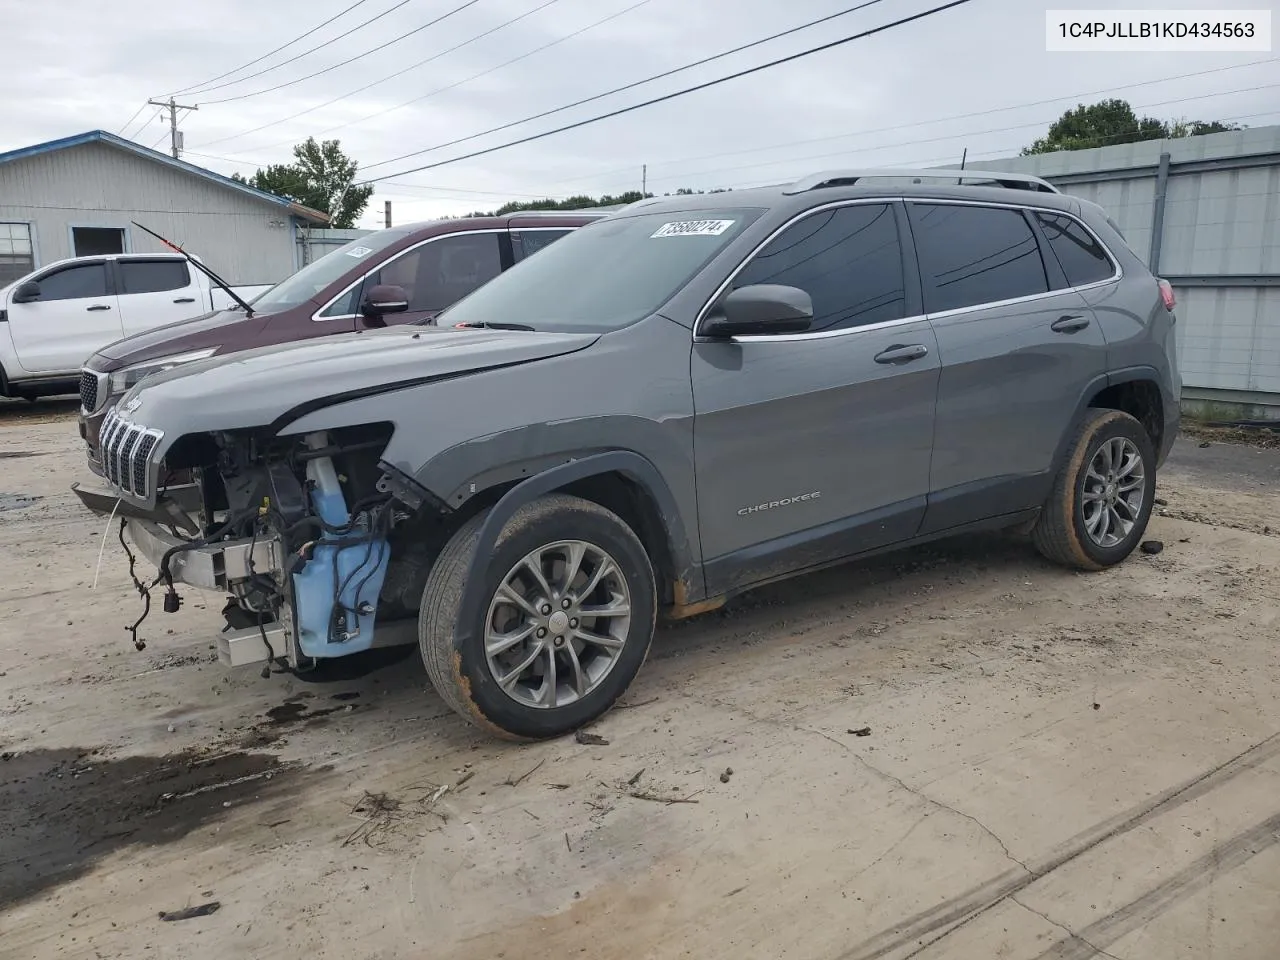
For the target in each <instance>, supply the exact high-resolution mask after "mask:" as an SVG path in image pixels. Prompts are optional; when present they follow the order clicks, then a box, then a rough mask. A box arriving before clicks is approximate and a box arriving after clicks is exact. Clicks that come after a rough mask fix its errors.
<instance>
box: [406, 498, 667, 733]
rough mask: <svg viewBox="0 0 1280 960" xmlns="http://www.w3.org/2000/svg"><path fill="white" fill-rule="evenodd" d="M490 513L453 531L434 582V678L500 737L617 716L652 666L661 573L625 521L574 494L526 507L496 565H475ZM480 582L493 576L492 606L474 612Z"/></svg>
mask: <svg viewBox="0 0 1280 960" xmlns="http://www.w3.org/2000/svg"><path fill="white" fill-rule="evenodd" d="M486 515H487V514H483V513H482V514H480V515H478V516H476V517H473V518H472V519H471V520H469V521H468V522H467V523H466V524H464V525H463V526H462V527H461V528H460V529H459V530H458V532H457V533H455V534H454V535H453V537H452V538H451V539H450V540H449V543H448V544H447V545H446V546H445V548H444V550H443V551H442V552H441V554H440V556H439V558H438V559H437V560H436V562H435V564H434V565H433V566H432V569H431V574H430V576H429V577H428V578H427V584H426V587H425V589H424V591H423V600H422V608H421V612H420V614H419V620H418V636H419V644H420V646H421V648H422V657H423V662H424V663H425V664H426V668H427V674H428V676H430V678H431V682H432V684H433V685H434V686H435V688H436V690H437V691H439V693H440V695H441V696H442V697H443V698H444V700H445V702H447V703H448V704H449V706H451V707H453V709H455V710H457V711H458V712H459V713H460V714H462V716H463V717H465V718H466V719H468V720H470V721H471V722H472V723H475V724H477V725H479V726H481V727H484V728H485V729H488V730H490V731H491V732H493V733H496V734H498V735H499V736H504V737H507V738H510V739H538V738H544V737H553V736H558V735H560V734H563V733H567V732H569V731H571V730H574V729H576V728H578V727H580V726H582V725H583V724H585V723H588V722H589V721H591V720H594V719H595V718H596V717H598V716H600V715H601V714H602V713H604V712H605V711H606V710H608V709H609V707H611V706H612V705H613V703H614V702H615V701H616V700H617V699H618V697H620V696H621V695H622V693H623V692H624V691H625V690H626V689H627V686H628V685H629V684H630V683H631V680H632V679H633V678H634V677H635V675H636V673H637V672H638V671H639V669H640V666H641V664H642V663H643V662H644V659H645V656H646V655H647V654H648V651H649V644H650V642H651V641H652V639H653V632H654V623H655V615H656V610H657V604H656V600H655V594H656V590H655V585H654V574H653V567H652V565H651V563H650V561H649V557H648V555H647V554H646V552H645V549H644V546H643V545H642V544H641V542H640V540H639V538H638V537H637V536H636V535H635V533H634V532H633V531H632V530H631V528H630V527H628V526H627V524H626V523H624V522H623V521H622V520H621V519H620V518H619V517H618V516H617V515H615V514H614V513H612V512H610V511H609V510H606V509H605V508H604V507H601V506H599V505H598V504H595V503H592V502H591V501H589V500H583V499H580V498H578V497H571V496H566V495H564V494H551V495H549V496H546V497H542V498H541V499H538V500H535V501H534V502H532V503H529V504H526V505H525V506H523V507H521V508H520V509H519V510H517V511H516V513H515V515H514V516H512V517H511V519H510V520H509V521H508V522H507V524H506V525H505V526H504V527H503V529H502V532H501V533H500V534H499V535H498V541H497V543H496V544H495V546H494V548H493V552H492V555H491V559H490V560H489V561H488V563H479V564H476V563H474V561H475V559H476V550H477V548H478V545H479V544H478V541H479V534H480V528H481V526H482V525H483V523H484V519H485V516H486ZM485 570H487V571H488V572H487V573H482V572H480V571H485ZM471 575H481V576H485V577H486V582H485V583H484V591H483V593H484V597H485V601H484V604H483V606H482V607H481V609H480V610H479V611H471V612H470V613H467V612H465V611H463V610H462V595H463V584H464V582H465V580H466V578H467V577H468V576H471ZM464 616H469V617H473V618H474V620H475V622H472V623H464V622H463V621H462V618H463V617H464Z"/></svg>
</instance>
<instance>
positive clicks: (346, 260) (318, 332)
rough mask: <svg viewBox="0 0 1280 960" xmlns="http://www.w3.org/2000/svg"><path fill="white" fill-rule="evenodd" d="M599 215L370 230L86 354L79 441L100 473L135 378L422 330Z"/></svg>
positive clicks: (516, 216) (524, 215)
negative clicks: (229, 300) (273, 279)
mask: <svg viewBox="0 0 1280 960" xmlns="http://www.w3.org/2000/svg"><path fill="white" fill-rule="evenodd" d="M604 216H608V214H607V213H606V212H577V213H550V212H549V213H545V214H539V213H520V214H513V215H511V216H505V217H471V218H468V219H462V220H435V221H429V222H426V223H414V224H408V225H407V226H403V227H394V228H392V229H389V230H379V231H377V232H375V233H371V234H368V235H367V236H364V237H361V238H360V239H358V240H353V241H352V242H351V243H348V244H347V245H346V246H343V247H339V248H338V249H337V250H334V251H333V252H332V253H329V254H326V255H325V256H323V257H321V258H320V259H319V260H316V261H315V262H314V263H312V264H310V265H308V266H306V267H303V268H302V269H301V270H299V271H298V272H297V273H295V274H293V276H291V277H289V278H288V279H287V280H285V281H283V282H282V283H279V284H277V285H276V286H274V287H272V288H271V289H270V290H268V291H266V292H265V293H263V294H261V295H260V296H258V297H256V298H255V299H254V300H253V301H252V303H250V304H249V306H250V308H251V311H252V312H251V313H249V314H246V313H245V311H244V310H243V309H242V308H235V309H232V310H222V311H219V312H216V313H210V314H206V315H205V316H202V317H196V318H195V319H192V320H183V321H181V322H179V323H172V324H168V325H166V326H163V327H156V328H155V329H152V330H147V331H144V332H142V333H138V334H135V335H134V336H131V337H125V338H124V339H123V340H117V341H116V342H115V343H112V344H109V345H107V346H105V347H103V348H102V349H101V350H99V351H98V352H97V353H95V354H94V355H93V356H92V357H90V358H89V359H88V361H87V362H86V363H85V365H84V368H83V369H82V370H81V374H80V435H81V436H82V437H84V439H85V441H86V442H87V443H88V445H89V463H90V466H92V467H93V469H94V470H100V465H99V462H98V453H97V450H98V429H99V427H100V426H101V424H102V420H103V418H104V417H105V416H106V413H107V410H108V409H110V408H111V406H113V405H114V404H115V402H116V401H117V400H118V399H119V398H120V397H121V396H122V395H123V394H124V393H125V391H127V390H128V389H129V388H130V387H131V386H133V385H134V384H135V383H137V382H138V381H139V380H141V379H142V378H143V377H145V376H147V375H148V374H151V373H156V372H158V371H160V370H166V369H168V368H170V367H173V366H176V365H178V364H180V363H185V362H188V361H192V360H203V359H205V358H206V357H211V356H215V355H221V354H227V353H234V352H236V351H239V350H248V349H251V348H253V347H264V346H269V345H272V344H277V343H286V342H289V341H293V340H309V339H310V338H312V337H324V336H328V335H330V334H335V333H352V332H357V331H360V330H363V329H365V328H368V327H383V326H386V325H387V324H391V323H424V322H425V323H430V322H432V320H433V318H434V317H435V316H436V314H438V313H439V312H440V311H441V310H443V309H444V308H445V307H448V306H450V305H451V304H453V303H455V302H456V301H458V300H460V299H462V298H463V297H465V296H466V295H467V294H469V293H470V292H471V291H473V290H475V289H476V288H477V287H479V286H481V285H482V284H484V283H486V282H488V281H489V280H491V279H493V278H494V277H496V276H497V275H498V274H499V273H501V272H502V271H503V270H506V269H507V268H509V267H511V266H512V265H513V264H515V263H518V262H519V261H520V260H523V259H525V258H526V257H528V256H530V255H532V254H533V253H535V252H537V251H538V250H540V249H541V248H542V247H545V246H547V245H548V244H550V243H552V242H554V241H555V240H557V239H559V238H560V237H562V236H564V235H565V234H566V233H568V232H569V231H571V230H573V229H575V228H577V227H581V226H585V225H586V224H588V223H591V222H592V221H594V220H598V219H600V218H601V217H604Z"/></svg>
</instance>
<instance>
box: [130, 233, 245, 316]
mask: <svg viewBox="0 0 1280 960" xmlns="http://www.w3.org/2000/svg"><path fill="white" fill-rule="evenodd" d="M131 222H132V223H133V225H134V226H135V227H137V228H138V229H139V230H146V232H147V233H149V234H151V235H152V236H153V237H155V238H156V239H157V240H159V241H160V242H161V243H163V244H164V245H165V246H166V247H168V248H169V249H170V250H176V251H177V252H178V253H180V254H182V255H183V256H184V257H186V258H187V262H188V263H189V264H191V265H192V266H193V267H195V268H196V269H197V270H199V271H200V272H201V273H203V274H204V275H205V276H206V277H208V278H209V279H210V280H212V281H213V282H214V283H216V284H217V285H218V286H219V287H220V288H221V289H222V292H223V293H225V294H226V295H227V296H228V297H230V298H231V299H232V300H234V301H235V302H236V304H237V305H238V306H239V307H240V308H241V309H242V310H244V315H245V316H246V317H252V316H253V307H251V306H249V304H248V303H246V302H245V301H244V300H243V299H242V298H241V297H240V295H239V294H238V293H236V292H235V291H234V290H232V289H231V287H230V285H229V284H228V283H227V281H225V280H223V279H222V278H221V277H220V276H218V275H217V274H216V273H214V272H213V271H212V270H210V269H209V268H208V267H206V266H205V265H204V264H203V263H201V262H200V261H199V260H197V259H196V258H195V257H193V256H192V255H191V254H189V253H187V251H185V250H183V249H182V248H181V247H180V246H178V245H177V244H176V243H174V242H172V241H171V240H166V239H165V238H164V237H162V236H160V234H158V233H156V232H155V231H154V230H148V229H147V228H146V227H144V226H143V225H142V224H140V223H139V222H138V221H137V220H133V221H131Z"/></svg>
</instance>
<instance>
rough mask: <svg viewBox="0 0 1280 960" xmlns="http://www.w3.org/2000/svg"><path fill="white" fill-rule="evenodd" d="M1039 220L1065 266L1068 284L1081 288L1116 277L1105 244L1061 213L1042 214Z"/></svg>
mask: <svg viewBox="0 0 1280 960" xmlns="http://www.w3.org/2000/svg"><path fill="white" fill-rule="evenodd" d="M1035 217H1036V219H1037V220H1038V221H1039V222H1040V227H1041V229H1043V230H1044V235H1045V238H1046V239H1047V240H1048V241H1049V248H1050V249H1051V250H1053V252H1054V255H1055V256H1056V257H1057V258H1058V263H1060V264H1062V272H1063V273H1065V274H1066V275H1067V283H1068V284H1070V285H1071V286H1073V287H1081V286H1084V285H1085V284H1086V283H1097V282H1098V281H1100V280H1109V279H1110V278H1111V277H1112V276H1114V275H1115V272H1116V270H1115V266H1114V265H1113V264H1112V262H1111V258H1110V257H1109V256H1107V252H1106V251H1105V250H1103V249H1102V244H1101V243H1099V242H1098V239H1097V238H1096V237H1095V236H1094V235H1093V234H1092V233H1090V232H1089V231H1088V230H1086V229H1085V228H1084V227H1083V226H1081V225H1080V224H1079V223H1078V222H1076V221H1075V220H1073V219H1072V218H1071V217H1067V216H1063V215H1062V214H1057V213H1044V212H1039V211H1038V212H1037V213H1036V215H1035Z"/></svg>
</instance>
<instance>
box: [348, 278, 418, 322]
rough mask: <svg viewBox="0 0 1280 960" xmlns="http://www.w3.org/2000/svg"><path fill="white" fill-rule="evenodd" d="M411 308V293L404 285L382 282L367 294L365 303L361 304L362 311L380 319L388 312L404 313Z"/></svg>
mask: <svg viewBox="0 0 1280 960" xmlns="http://www.w3.org/2000/svg"><path fill="white" fill-rule="evenodd" d="M408 309H409V295H408V294H407V293H405V292H404V287H397V286H393V285H391V284H386V283H380V284H378V285H377V286H376V287H374V288H372V289H371V290H370V291H369V292H368V293H367V294H365V298H364V303H362V304H360V312H361V313H363V314H364V315H365V316H366V317H369V318H371V319H375V320H376V319H378V318H380V317H383V316H385V315H386V314H388V313H404V312H405V311H406V310H408Z"/></svg>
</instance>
